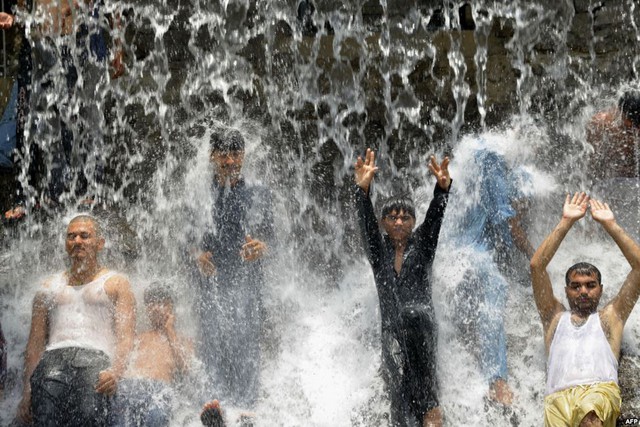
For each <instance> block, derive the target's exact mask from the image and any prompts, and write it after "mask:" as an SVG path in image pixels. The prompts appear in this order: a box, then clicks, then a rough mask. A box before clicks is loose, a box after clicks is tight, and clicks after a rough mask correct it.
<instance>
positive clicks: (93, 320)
mask: <svg viewBox="0 0 640 427" xmlns="http://www.w3.org/2000/svg"><path fill="white" fill-rule="evenodd" d="M104 243H105V241H104V237H102V235H101V233H100V229H99V226H98V223H97V222H96V220H95V219H94V218H92V217H90V216H87V215H81V216H77V217H75V218H74V219H72V220H71V222H70V223H69V226H68V228H67V234H66V240H65V249H66V251H67V254H68V255H69V259H70V261H71V267H70V268H69V270H67V271H65V272H62V273H59V274H57V275H54V276H52V277H50V278H49V279H48V280H46V281H45V283H44V285H43V286H42V288H41V289H40V290H39V291H38V292H37V294H36V296H35V297H34V301H33V311H32V317H31V332H30V333H29V340H28V342H27V349H26V360H25V368H24V390H23V396H22V400H21V402H20V405H19V407H18V417H19V418H20V419H21V420H22V421H23V422H24V423H30V422H32V421H33V423H34V424H35V425H36V426H45V425H46V426H48V425H52V426H53V425H65V426H89V425H91V426H103V425H108V423H109V415H110V414H109V413H110V402H111V399H110V396H111V395H113V394H114V393H115V391H116V386H117V382H118V380H119V378H120V377H121V376H122V374H123V373H124V370H125V368H126V366H127V361H128V358H129V353H130V352H131V348H132V346H133V336H134V328H135V298H134V296H133V293H132V292H131V288H130V285H129V282H128V280H127V279H126V278H125V277H123V276H121V275H119V274H117V273H115V272H112V271H109V270H107V269H106V268H104V267H102V266H101V265H100V263H99V262H98V253H99V252H100V251H101V250H102V248H103V247H104Z"/></svg>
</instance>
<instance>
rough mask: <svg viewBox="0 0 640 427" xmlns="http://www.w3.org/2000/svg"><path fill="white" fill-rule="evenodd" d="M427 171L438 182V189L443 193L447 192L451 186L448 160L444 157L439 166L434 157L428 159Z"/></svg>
mask: <svg viewBox="0 0 640 427" xmlns="http://www.w3.org/2000/svg"><path fill="white" fill-rule="evenodd" d="M429 170H430V171H431V173H432V174H433V175H434V176H435V177H436V179H437V180H438V187H440V188H441V189H443V190H444V191H449V186H450V185H451V176H449V158H448V157H445V158H444V160H443V161H442V163H441V164H439V165H438V162H437V161H436V156H431V157H430V158H429Z"/></svg>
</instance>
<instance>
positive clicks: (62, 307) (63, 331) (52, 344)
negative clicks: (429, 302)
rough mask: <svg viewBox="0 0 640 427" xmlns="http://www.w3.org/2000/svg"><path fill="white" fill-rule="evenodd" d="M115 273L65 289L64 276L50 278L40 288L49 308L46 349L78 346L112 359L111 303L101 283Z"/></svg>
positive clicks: (113, 343)
mask: <svg viewBox="0 0 640 427" xmlns="http://www.w3.org/2000/svg"><path fill="white" fill-rule="evenodd" d="M115 274H116V273H115V272H111V271H109V272H107V273H105V274H103V275H102V276H100V277H98V278H97V279H95V280H94V281H93V282H89V283H87V284H84V285H79V286H69V285H68V284H67V276H66V275H65V274H64V273H60V274H59V275H56V276H54V278H53V280H52V281H51V282H50V283H49V286H47V287H45V289H44V292H45V295H46V297H47V303H48V305H49V307H50V310H49V340H48V344H47V347H46V350H54V349H58V348H64V347H82V348H88V349H91V350H99V351H102V352H104V353H106V354H107V355H108V356H109V357H110V358H111V359H112V360H113V356H114V353H115V344H116V339H115V335H114V332H113V303H112V301H111V300H110V299H109V296H108V295H107V294H106V292H105V290H104V284H105V282H106V281H107V280H108V279H110V278H111V277H113V276H114V275H115Z"/></svg>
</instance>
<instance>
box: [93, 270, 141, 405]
mask: <svg viewBox="0 0 640 427" xmlns="http://www.w3.org/2000/svg"><path fill="white" fill-rule="evenodd" d="M105 291H106V293H107V295H108V296H109V298H110V299H111V301H112V302H113V308H114V310H113V328H114V333H115V337H116V354H115V358H114V360H113V361H112V363H111V367H110V368H109V369H108V370H107V371H102V372H100V376H99V379H98V384H97V386H96V391H97V392H98V393H105V394H113V393H115V390H116V385H117V381H118V380H119V379H120V377H121V376H122V374H123V373H124V371H125V369H126V367H127V363H128V361H129V354H130V353H131V350H132V349H133V339H134V335H135V325H136V313H135V306H136V301H135V297H134V296H133V292H131V286H130V284H129V281H128V280H127V279H125V278H124V277H123V276H115V277H113V278H111V279H109V280H107V283H105Z"/></svg>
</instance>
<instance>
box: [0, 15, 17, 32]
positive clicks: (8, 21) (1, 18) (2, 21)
mask: <svg viewBox="0 0 640 427" xmlns="http://www.w3.org/2000/svg"><path fill="white" fill-rule="evenodd" d="M13 21H14V17H13V15H11V14H9V13H6V12H0V30H8V29H9V28H11V27H13Z"/></svg>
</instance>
